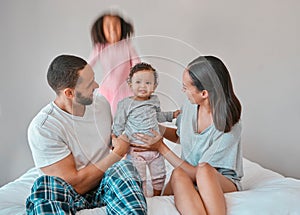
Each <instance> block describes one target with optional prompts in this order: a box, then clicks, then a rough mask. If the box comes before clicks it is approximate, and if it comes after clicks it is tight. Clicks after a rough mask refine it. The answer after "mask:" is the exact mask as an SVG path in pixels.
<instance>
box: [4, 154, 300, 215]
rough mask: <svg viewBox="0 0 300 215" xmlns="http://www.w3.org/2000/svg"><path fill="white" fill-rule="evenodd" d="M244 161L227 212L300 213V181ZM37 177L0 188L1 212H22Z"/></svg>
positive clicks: (156, 200)
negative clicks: (241, 189)
mask: <svg viewBox="0 0 300 215" xmlns="http://www.w3.org/2000/svg"><path fill="white" fill-rule="evenodd" d="M243 162H244V172H245V176H244V177H243V179H242V185H243V187H244V191H240V192H233V193H228V194H225V198H226V202H227V210H228V213H227V214H228V215H250V214H251V215H254V214H255V215H277V214H278V215H300V203H299V202H300V180H296V179H293V178H286V177H283V176H282V175H280V174H278V173H276V172H274V171H271V170H268V169H265V168H263V167H262V166H260V165H258V164H257V163H255V162H252V161H249V160H248V159H245V158H244V159H243ZM169 167H170V166H168V168H169ZM169 173H170V171H169ZM36 177H37V170H36V169H35V168H32V169H30V170H29V171H27V172H26V173H25V174H23V175H22V176H21V177H20V178H18V179H16V180H15V181H13V182H11V183H8V184H7V185H5V186H3V187H1V189H0V214H1V215H2V214H3V215H4V214H5V215H10V214H13V215H23V214H25V200H26V197H27V196H28V195H29V192H30V188H31V186H32V183H33V181H34V179H35V178H36ZM147 203H148V214H149V215H177V214H179V213H178V212H177V210H176V208H175V206H174V198H173V196H157V197H153V198H147ZM92 214H93V215H94V214H105V208H96V209H90V210H82V211H79V212H78V213H77V215H92Z"/></svg>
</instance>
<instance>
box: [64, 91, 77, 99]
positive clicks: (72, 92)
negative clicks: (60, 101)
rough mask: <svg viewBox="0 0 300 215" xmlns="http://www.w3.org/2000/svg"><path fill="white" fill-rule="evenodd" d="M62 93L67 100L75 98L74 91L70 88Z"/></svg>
mask: <svg viewBox="0 0 300 215" xmlns="http://www.w3.org/2000/svg"><path fill="white" fill-rule="evenodd" d="M63 93H64V95H65V96H66V97H67V98H68V99H72V98H73V97H74V96H75V92H74V89H71V88H66V89H64V90H63Z"/></svg>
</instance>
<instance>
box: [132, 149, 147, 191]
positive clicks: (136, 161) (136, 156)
mask: <svg viewBox="0 0 300 215" xmlns="http://www.w3.org/2000/svg"><path fill="white" fill-rule="evenodd" d="M142 154H143V152H134V151H130V155H131V160H132V163H133V165H134V166H135V168H136V169H137V171H138V173H139V174H140V177H141V179H142V182H143V192H144V195H145V196H147V187H146V184H147V183H146V180H147V172H146V167H147V162H146V161H145V158H144V156H142Z"/></svg>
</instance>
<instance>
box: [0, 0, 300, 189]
mask: <svg viewBox="0 0 300 215" xmlns="http://www.w3.org/2000/svg"><path fill="white" fill-rule="evenodd" d="M0 5H1V6H0V26H1V27H0V29H1V34H0V62H1V67H0V68H1V79H0V87H1V91H0V174H1V177H0V185H3V184H4V183H6V182H8V181H11V180H13V179H15V178H16V177H18V176H19V175H21V174H22V173H24V171H26V170H27V169H28V168H30V167H31V166H33V161H32V158H31V153H30V149H29V147H28V143H27V137H26V131H27V127H28V124H29V123H30V121H31V119H32V118H33V116H34V115H35V114H36V113H37V112H38V111H39V110H40V108H41V107H43V106H44V105H45V104H46V103H48V102H49V101H51V100H52V99H53V98H54V93H53V92H52V91H51V90H50V88H49V87H48V85H47V83H46V70H47V67H48V65H49V63H50V61H51V60H52V59H53V58H54V57H55V56H57V55H58V54H61V53H70V54H75V55H80V56H82V57H84V58H87V57H88V55H89V52H90V50H91V40H90V35H89V30H90V27H91V24H92V22H93V21H94V19H95V18H96V17H97V16H98V15H99V14H100V13H101V12H102V11H103V10H106V9H108V8H119V9H120V10H122V11H123V13H124V15H126V16H128V17H130V18H131V20H132V21H133V23H134V25H135V29H136V33H135V35H136V36H137V38H136V39H135V44H136V46H137V49H138V51H139V52H140V53H141V54H142V55H143V56H142V57H143V59H145V60H147V61H149V62H150V63H152V64H153V65H154V66H156V67H157V69H158V70H159V71H160V72H161V73H160V74H161V75H160V87H159V88H158V93H159V94H160V95H161V96H162V97H165V98H166V100H165V101H163V102H162V103H163V108H165V109H169V108H176V107H178V106H180V103H181V102H182V98H183V95H182V93H181V92H180V87H181V82H180V78H181V72H182V71H183V66H184V65H186V64H187V63H188V62H189V61H190V60H192V58H193V57H195V56H197V55H198V54H200V53H201V54H214V55H217V56H219V57H220V58H222V59H223V60H224V62H225V63H226V65H227V66H228V68H229V70H230V72H231V75H232V78H233V82H234V87H235V90H236V93H237V95H238V96H239V98H240V100H241V102H242V105H243V148H244V156H245V157H247V158H249V159H251V160H254V161H256V162H258V163H260V164H262V165H263V166H265V167H268V168H271V169H272V170H275V171H278V172H279V173H281V174H284V175H286V176H294V177H297V178H300V172H299V168H298V166H297V164H299V163H300V158H299V152H300V138H299V135H298V130H299V120H300V108H299V105H300V99H299V92H300V85H299V80H300V75H299V74H300V73H299V69H300V60H299V56H300V53H299V52H300V45H299V41H298V40H299V38H300V28H299V19H300V14H299V9H300V2H299V1H296V0H295V1H293V0H287V1H280V0H273V1H271V0H264V1H261V0H253V1H239V0H228V1H208V0H189V1H183V0H178V1H173V0H165V1H159V0H152V1H146V0H131V1H108V0H107V1H104V0H101V1H99V0H90V1H83V0H81V1H72V0H64V1H60V0H43V1H34V0H27V1H21V0H20V1H17V0H3V1H1V3H0ZM149 35H157V36H149ZM98 72H99V71H98ZM96 73H97V71H96ZM170 80H172V81H170Z"/></svg>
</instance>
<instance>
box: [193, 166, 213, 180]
mask: <svg viewBox="0 0 300 215" xmlns="http://www.w3.org/2000/svg"><path fill="white" fill-rule="evenodd" d="M196 168H197V169H196V178H203V177H209V176H211V175H212V174H215V171H216V170H215V168H214V167H212V166H211V165H210V164H209V163H206V162H203V163H199V164H198V166H197V167H196Z"/></svg>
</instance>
